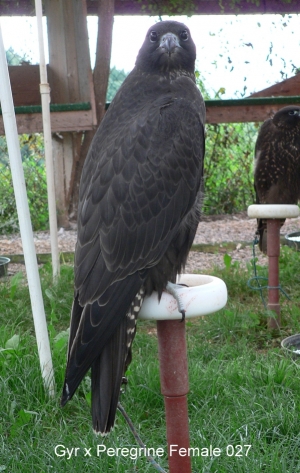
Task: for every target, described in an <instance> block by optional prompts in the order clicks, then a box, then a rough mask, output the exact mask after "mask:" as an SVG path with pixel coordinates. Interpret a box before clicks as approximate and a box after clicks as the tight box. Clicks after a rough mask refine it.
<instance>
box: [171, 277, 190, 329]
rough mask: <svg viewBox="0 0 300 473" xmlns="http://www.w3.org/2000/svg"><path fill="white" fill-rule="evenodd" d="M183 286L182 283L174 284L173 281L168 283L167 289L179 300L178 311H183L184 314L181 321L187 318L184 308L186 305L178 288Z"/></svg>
mask: <svg viewBox="0 0 300 473" xmlns="http://www.w3.org/2000/svg"><path fill="white" fill-rule="evenodd" d="M181 288H182V286H181V285H180V284H174V283H172V282H168V284H167V285H166V291H167V292H168V293H169V294H171V296H173V297H174V299H175V300H176V302H177V307H178V312H180V313H181V315H182V319H181V322H183V321H184V319H185V312H186V311H185V309H184V306H183V302H182V300H181V297H180V295H179V293H178V289H181Z"/></svg>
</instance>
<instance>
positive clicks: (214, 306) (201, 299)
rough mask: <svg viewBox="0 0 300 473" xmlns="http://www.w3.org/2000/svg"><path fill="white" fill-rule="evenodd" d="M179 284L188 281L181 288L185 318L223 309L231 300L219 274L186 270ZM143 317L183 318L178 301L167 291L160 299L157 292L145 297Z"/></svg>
mask: <svg viewBox="0 0 300 473" xmlns="http://www.w3.org/2000/svg"><path fill="white" fill-rule="evenodd" d="M177 282H178V284H185V285H186V286H188V287H185V286H182V287H180V288H179V289H178V293H179V295H180V297H181V299H182V302H183V305H184V308H185V310H186V313H185V318H186V319H188V318H192V317H200V316H203V315H208V314H212V313H213V312H217V311H218V310H220V309H222V308H223V307H224V306H225V305H226V302H227V288H226V285H225V283H224V281H222V280H221V279H219V278H216V277H214V276H207V275H203V274H182V275H181V276H180V278H179V279H178V281H177ZM139 318H140V319H143V320H175V319H179V320H181V318H182V314H181V313H180V312H179V311H178V307H177V302H176V300H175V299H174V297H173V296H171V295H170V294H168V293H167V292H163V294H162V297H161V300H160V302H158V297H157V292H154V293H152V295H151V296H150V297H145V299H144V302H143V305H142V308H141V310H140V313H139Z"/></svg>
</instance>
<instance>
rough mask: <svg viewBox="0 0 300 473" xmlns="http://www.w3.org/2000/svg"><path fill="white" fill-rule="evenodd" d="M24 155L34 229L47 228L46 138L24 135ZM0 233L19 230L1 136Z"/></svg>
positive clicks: (6, 153)
mask: <svg viewBox="0 0 300 473" xmlns="http://www.w3.org/2000/svg"><path fill="white" fill-rule="evenodd" d="M19 138H20V147H21V156H22V163H23V169H24V176H25V182H26V190H27V196H28V203H29V210H30V215H31V222H32V226H33V230H45V229H47V228H48V202H47V184H46V170H45V161H44V145H43V137H42V135H40V134H34V135H26V134H24V135H21V136H20V137H19ZM0 180H1V185H0V234H3V233H13V232H17V231H18V230H19V221H18V215H17V208H16V202H15V195H14V190H13V183H12V176H11V171H10V167H9V158H8V151H7V146H6V140H5V138H4V137H0Z"/></svg>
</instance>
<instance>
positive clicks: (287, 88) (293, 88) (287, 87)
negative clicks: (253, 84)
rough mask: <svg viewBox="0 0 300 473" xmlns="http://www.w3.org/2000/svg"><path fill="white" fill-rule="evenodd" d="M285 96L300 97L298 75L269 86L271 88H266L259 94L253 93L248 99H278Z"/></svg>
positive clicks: (299, 76) (299, 78) (299, 77)
mask: <svg viewBox="0 0 300 473" xmlns="http://www.w3.org/2000/svg"><path fill="white" fill-rule="evenodd" d="M285 95H299V96H300V74H297V75H295V76H294V77H290V78H289V79H285V80H283V81H282V82H278V84H274V85H271V87H267V88H266V89H263V90H260V91H259V92H255V93H254V94H251V95H250V97H278V96H285Z"/></svg>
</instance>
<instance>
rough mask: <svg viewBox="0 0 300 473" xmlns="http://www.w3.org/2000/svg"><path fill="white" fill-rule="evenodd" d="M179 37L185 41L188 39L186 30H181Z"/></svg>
mask: <svg viewBox="0 0 300 473" xmlns="http://www.w3.org/2000/svg"><path fill="white" fill-rule="evenodd" d="M180 38H181V39H182V41H187V40H188V39H189V35H188V32H187V31H186V30H183V31H181V33H180Z"/></svg>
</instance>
